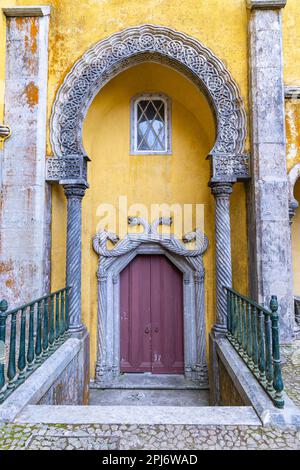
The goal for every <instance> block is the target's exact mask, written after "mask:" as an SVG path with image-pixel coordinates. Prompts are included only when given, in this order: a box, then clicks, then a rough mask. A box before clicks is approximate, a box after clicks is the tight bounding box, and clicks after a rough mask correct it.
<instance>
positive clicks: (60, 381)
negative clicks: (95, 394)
mask: <svg viewBox="0 0 300 470" xmlns="http://www.w3.org/2000/svg"><path fill="white" fill-rule="evenodd" d="M88 401H89V335H88V334H86V335H85V336H84V338H82V339H77V338H70V339H68V340H67V341H66V342H65V343H64V344H62V345H61V346H60V348H59V349H58V350H57V351H55V353H53V354H52V356H50V357H49V358H48V359H47V360H46V361H45V362H44V363H43V364H42V365H41V366H40V367H39V368H38V369H37V370H36V371H35V372H33V374H32V375H30V376H29V377H28V378H27V380H26V381H25V382H24V383H23V384H22V385H21V386H20V387H18V388H17V389H16V390H15V391H14V392H13V393H12V394H11V395H10V396H9V397H8V398H7V399H6V400H5V402H4V403H3V404H2V405H0V423H1V422H12V421H14V420H15V418H16V417H17V416H18V415H19V414H20V413H21V412H22V410H23V409H24V408H25V407H26V406H27V405H87V404H88Z"/></svg>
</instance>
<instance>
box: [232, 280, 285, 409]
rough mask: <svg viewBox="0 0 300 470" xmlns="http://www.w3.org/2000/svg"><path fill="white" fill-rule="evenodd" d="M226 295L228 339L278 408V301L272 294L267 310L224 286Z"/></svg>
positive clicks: (280, 406)
mask: <svg viewBox="0 0 300 470" xmlns="http://www.w3.org/2000/svg"><path fill="white" fill-rule="evenodd" d="M224 289H225V291H226V293H227V313H228V314H227V330H228V332H227V337H228V339H229V341H230V343H231V344H232V345H233V347H234V348H235V349H236V350H237V352H238V353H239V355H240V356H241V357H242V359H243V360H244V362H245V363H246V364H247V366H248V367H249V369H250V370H251V371H252V372H253V374H254V375H255V377H256V378H257V380H258V381H259V383H260V384H261V386H262V387H263V388H264V389H265V391H266V392H267V393H268V395H269V396H270V397H271V399H272V400H273V403H274V404H275V406H276V407H277V408H283V407H284V400H283V397H282V390H283V381H282V375H281V362H280V346H279V326H278V320H279V317H278V302H277V297H276V296H275V295H273V296H272V298H271V302H270V310H268V309H266V308H263V307H262V306H261V305H259V304H257V303H256V302H253V301H251V300H250V299H248V298H247V297H244V296H243V295H241V294H239V293H238V292H236V291H235V290H234V289H231V288H228V287H225V288H224Z"/></svg>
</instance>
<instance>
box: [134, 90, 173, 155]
mask: <svg viewBox="0 0 300 470" xmlns="http://www.w3.org/2000/svg"><path fill="white" fill-rule="evenodd" d="M144 99H145V100H155V99H160V100H161V101H163V102H164V104H165V107H166V108H165V133H166V136H165V145H166V150H157V151H155V150H138V149H137V112H136V105H137V103H138V101H141V100H144ZM130 155H172V100H171V98H170V97H169V96H168V95H166V94H165V93H161V92H158V93H154V92H153V93H138V94H137V95H135V96H133V97H132V98H131V100H130Z"/></svg>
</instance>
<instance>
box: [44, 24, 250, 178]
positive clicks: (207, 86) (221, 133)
mask: <svg viewBox="0 0 300 470" xmlns="http://www.w3.org/2000/svg"><path fill="white" fill-rule="evenodd" d="M146 61H152V62H161V63H163V64H166V65H168V66H171V67H173V68H175V69H176V70H178V71H180V72H181V73H183V74H184V75H186V76H187V77H188V78H189V79H191V80H193V81H194V83H195V84H196V85H197V86H198V87H199V88H201V90H202V91H203V93H204V94H205V95H206V96H207V99H208V100H209V102H210V103H211V106H212V108H213V110H214V114H215V118H216V123H217V138H216V142H215V145H214V148H213V149H212V151H211V152H210V156H211V159H212V161H214V159H216V160H217V161H218V162H220V160H222V165H220V164H216V165H214V164H213V165H212V176H213V177H219V178H221V179H228V178H231V179H237V178H238V179H247V178H248V177H249V170H248V164H247V163H248V160H247V156H246V155H244V143H245V138H246V114H245V110H244V104H243V101H242V98H241V96H240V93H239V90H238V87H237V85H236V83H235V81H234V80H233V78H232V77H231V75H230V73H229V72H228V70H226V68H225V66H224V64H223V63H222V62H221V61H220V60H219V59H218V58H217V57H216V56H215V55H214V54H213V53H212V51H210V50H209V49H208V48H206V47H205V46H203V45H202V44H201V43H200V42H199V41H198V40H196V39H193V38H191V37H189V36H187V35H185V34H183V33H179V32H177V31H174V30H172V29H169V28H166V27H162V26H154V25H147V24H146V25H142V26H139V27H132V28H128V29H126V30H124V31H121V32H119V33H116V34H113V35H112V36H110V37H109V38H108V39H105V40H102V41H100V42H98V43H97V44H96V45H94V46H93V47H91V48H90V49H89V50H88V51H87V52H86V53H85V54H84V55H83V56H82V58H81V59H80V60H79V61H78V62H76V63H75V65H74V66H73V68H72V70H71V71H70V72H69V73H68V75H67V76H66V78H65V80H64V82H63V84H62V86H61V88H60V89H59V91H58V93H57V97H56V100H55V103H54V105H53V109H52V118H51V132H50V138H51V143H52V148H53V151H54V154H55V156H56V157H66V156H68V155H85V151H84V148H83V144H82V124H83V120H84V117H85V115H86V112H87V109H88V108H89V105H90V103H91V102H92V100H93V98H94V97H95V95H96V94H97V93H98V92H99V90H100V89H101V88H102V87H103V86H104V85H105V84H106V83H107V82H108V81H110V80H111V79H112V78H113V77H114V76H116V75H117V74H118V73H120V72H121V71H122V70H125V69H127V68H129V67H131V66H133V65H135V64H137V63H141V62H146Z"/></svg>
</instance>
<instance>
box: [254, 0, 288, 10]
mask: <svg viewBox="0 0 300 470" xmlns="http://www.w3.org/2000/svg"><path fill="white" fill-rule="evenodd" d="M246 1H247V7H248V8H249V9H250V10H254V9H263V10H273V9H278V8H284V7H285V6H286V2H287V0H246Z"/></svg>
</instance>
